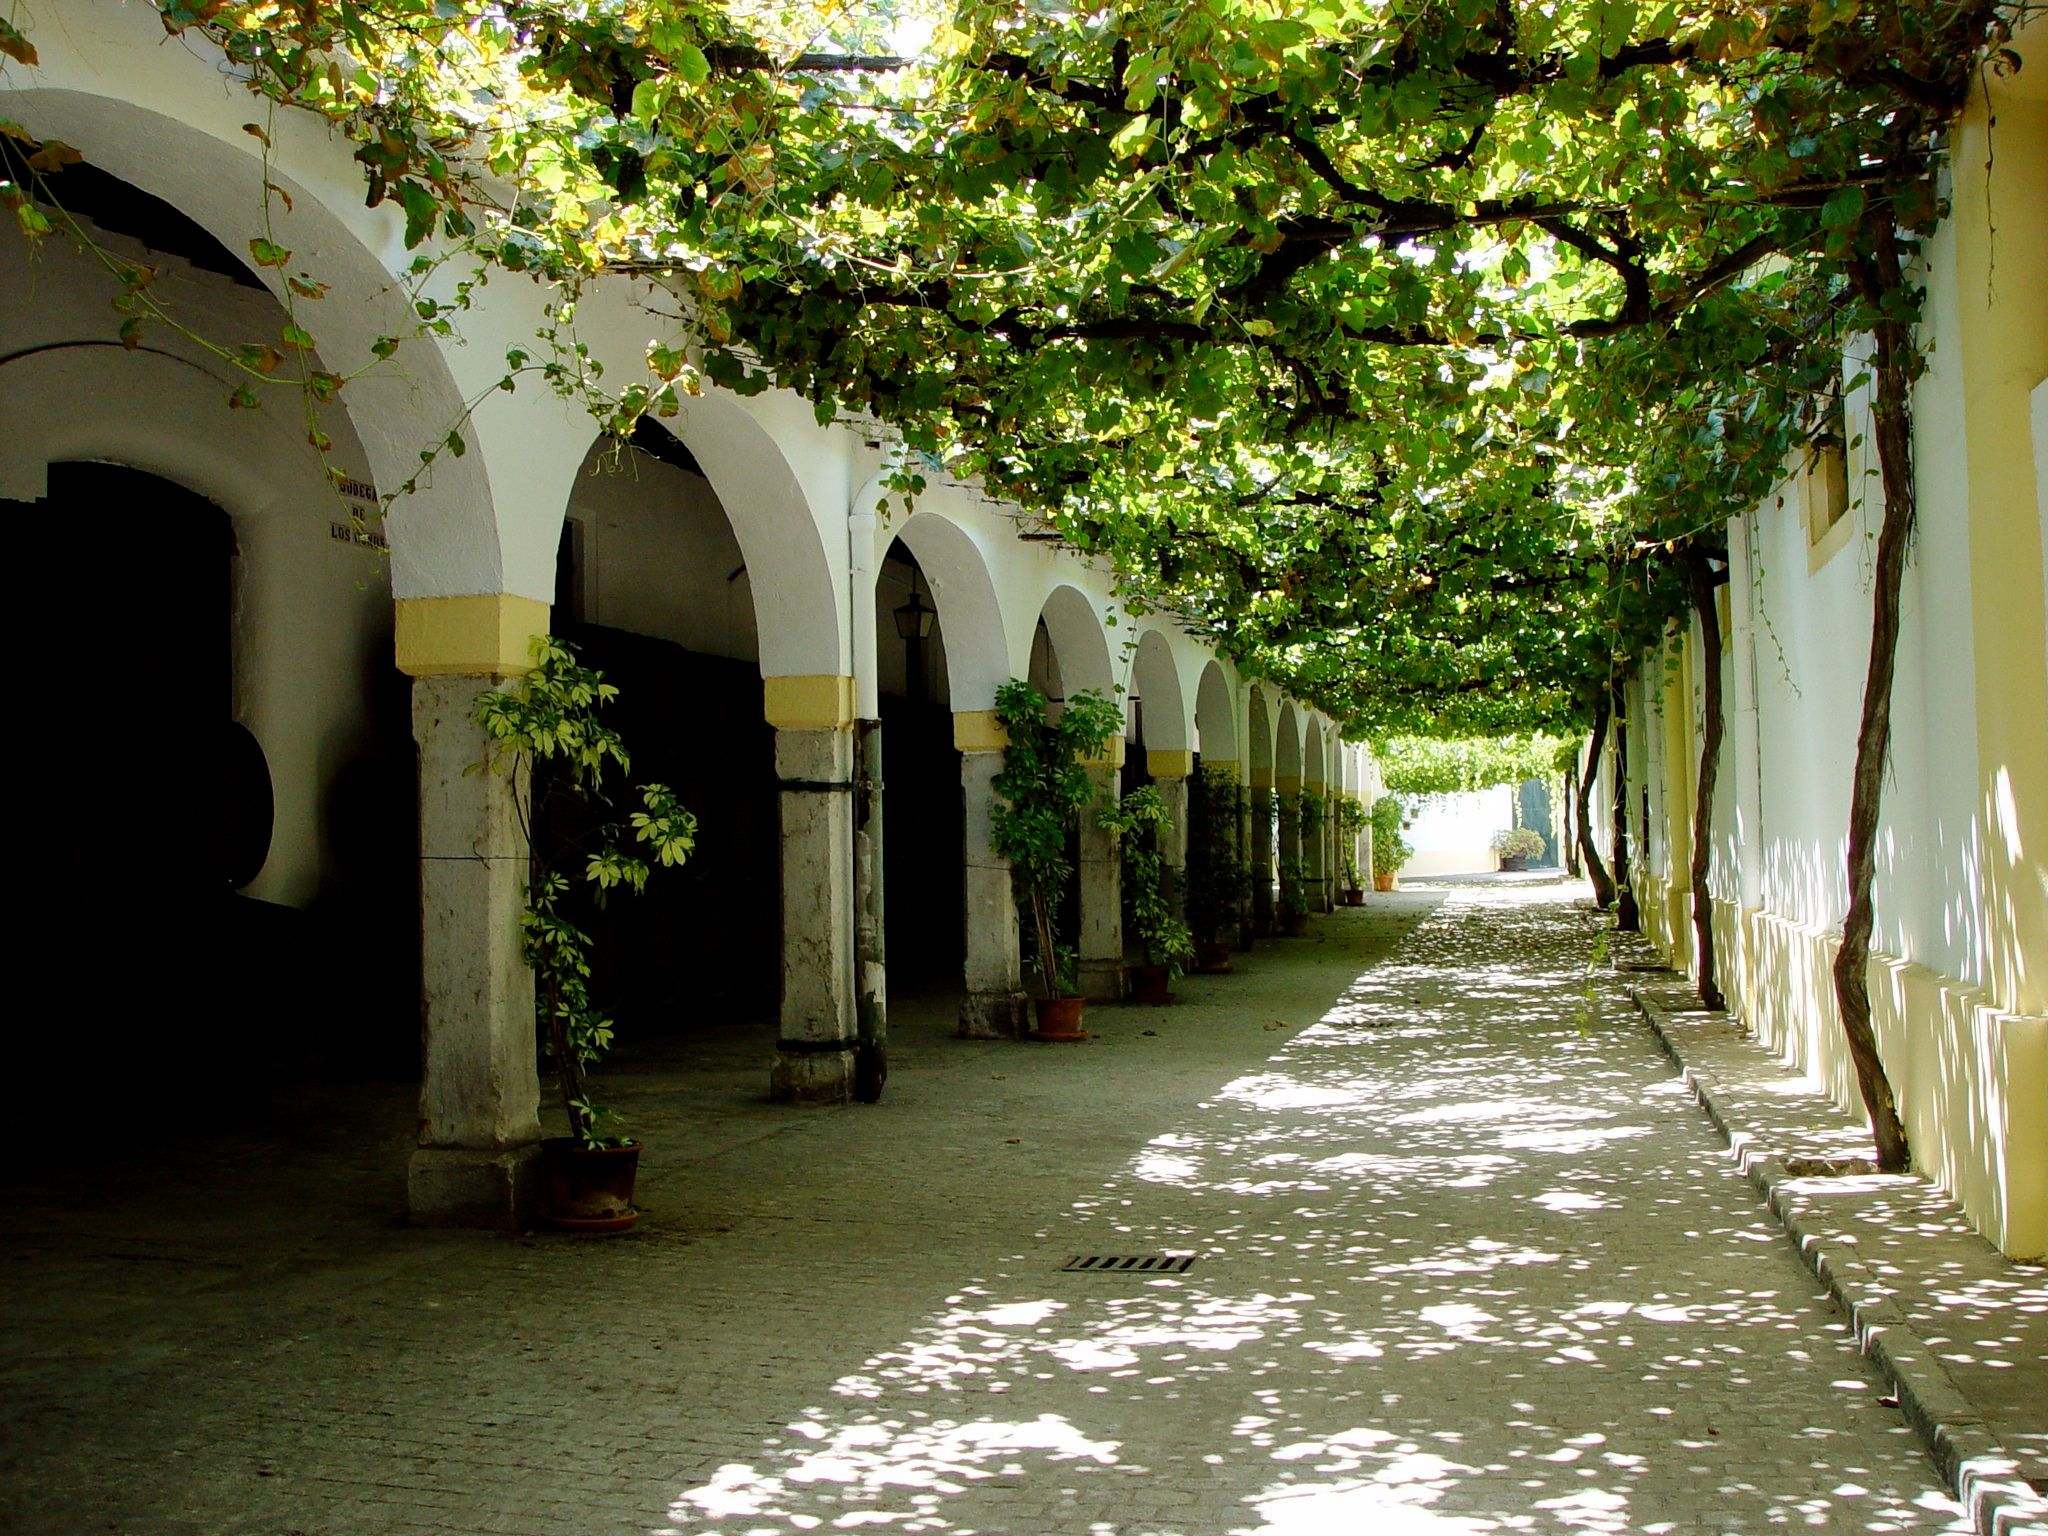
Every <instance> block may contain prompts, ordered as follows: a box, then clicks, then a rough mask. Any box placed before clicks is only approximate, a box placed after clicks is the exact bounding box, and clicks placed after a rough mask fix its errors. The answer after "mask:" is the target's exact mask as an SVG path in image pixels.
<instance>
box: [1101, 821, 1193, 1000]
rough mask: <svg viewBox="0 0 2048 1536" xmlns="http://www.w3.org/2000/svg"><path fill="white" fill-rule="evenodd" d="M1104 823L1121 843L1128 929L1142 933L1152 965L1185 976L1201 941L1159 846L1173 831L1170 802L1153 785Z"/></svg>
mask: <svg viewBox="0 0 2048 1536" xmlns="http://www.w3.org/2000/svg"><path fill="white" fill-rule="evenodd" d="M1102 824H1103V826H1104V827H1106V828H1107V829H1108V830H1109V831H1110V832H1112V833H1113V834H1114V835H1115V836H1116V839H1117V849H1118V855H1119V858H1120V860H1121V862H1122V865H1123V904H1124V922H1125V924H1126V927H1127V928H1128V931H1130V932H1131V933H1133V934H1135V935H1137V939H1138V943H1139V944H1140V945H1141V946H1142V947H1143V949H1144V952H1145V963H1146V964H1147V965H1163V966H1165V967H1167V968H1168V970H1170V971H1171V972H1172V973H1173V974H1174V975H1176V976H1178V975H1180V974H1181V972H1182V971H1184V970H1185V969H1186V968H1187V963H1188V961H1189V960H1191V959H1193V958H1194V953H1195V940H1194V936H1193V934H1191V933H1190V932H1189V931H1188V925H1187V923H1186V922H1185V921H1184V920H1183V919H1182V917H1181V914H1180V911H1179V903H1178V902H1177V901H1176V900H1175V899H1174V898H1175V892H1174V889H1173V887H1174V881H1173V879H1172V871H1171V870H1170V869H1169V868H1168V867H1167V863H1166V855H1165V854H1164V853H1162V852H1161V851H1160V847H1159V839H1160V838H1161V837H1162V836H1164V835H1167V834H1169V833H1170V832H1171V830H1172V828H1173V818H1172V817H1171V816H1170V815H1169V814H1168V813H1167V809H1166V802H1165V800H1163V799H1162V798H1160V794H1159V791H1158V790H1157V789H1155V788H1153V787H1152V786H1151V785H1149V784H1147V785H1145V786H1144V787H1143V788H1141V789H1134V790H1132V791H1131V792H1130V793H1129V794H1127V795H1125V796H1124V797H1123V799H1122V800H1120V801H1118V802H1117V804H1116V806H1115V807H1114V808H1112V809H1110V810H1107V811H1105V812H1103V815H1102Z"/></svg>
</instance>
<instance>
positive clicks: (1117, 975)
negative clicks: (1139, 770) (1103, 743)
mask: <svg viewBox="0 0 2048 1536" xmlns="http://www.w3.org/2000/svg"><path fill="white" fill-rule="evenodd" d="M1086 766H1087V769H1088V779H1089V782H1090V783H1091V784H1093V785H1094V786H1095V796H1096V798H1095V805H1101V804H1104V803H1106V802H1108V801H1109V800H1110V799H1112V798H1114V796H1115V795H1116V789H1117V781H1118V779H1119V777H1120V776H1121V771H1122V769H1123V766H1124V739H1123V737H1121V736H1112V737H1110V738H1109V745H1108V746H1107V747H1106V748H1105V749H1104V751H1103V755H1102V756H1101V757H1099V758H1097V759H1095V760H1094V761H1092V762H1089V763H1088V764H1087V765H1086ZM1080 874H1081V956H1080V960H1081V964H1080V977H1079V980H1080V983H1081V995H1082V996H1083V997H1085V998H1089V999H1091V1000H1094V1001H1101V1002H1117V1001H1119V1000H1120V999H1121V998H1122V997H1123V995H1124V902H1123V878H1122V875H1123V870H1122V866H1121V864H1120V863H1119V862H1118V859H1117V850H1116V838H1115V837H1114V836H1113V835H1112V834H1111V833H1110V832H1108V831H1107V830H1105V829H1104V827H1103V825H1102V819H1101V816H1100V815H1099V814H1098V812H1097V811H1096V809H1095V807H1094V806H1091V807H1090V808H1089V809H1088V810H1087V811H1086V812H1085V813H1083V815H1082V817H1081V863H1080Z"/></svg>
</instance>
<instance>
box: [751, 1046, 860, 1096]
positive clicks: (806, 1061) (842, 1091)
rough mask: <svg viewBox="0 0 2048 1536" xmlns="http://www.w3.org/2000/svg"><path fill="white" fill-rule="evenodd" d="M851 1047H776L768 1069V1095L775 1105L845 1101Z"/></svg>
mask: <svg viewBox="0 0 2048 1536" xmlns="http://www.w3.org/2000/svg"><path fill="white" fill-rule="evenodd" d="M853 1079H854V1070H853V1047H852V1046H851V1045H848V1046H847V1047H845V1048H844V1049H836V1048H827V1049H824V1050H794V1051H793V1050H788V1049H786V1048H778V1049H777V1050H776V1052H775V1062H774V1064H773V1065H772V1066H771V1067H769V1069H768V1097H769V1098H771V1099H773V1100H774V1101H775V1102H776V1103H778V1104H846V1103H850V1102H851V1101H852V1099H853Z"/></svg>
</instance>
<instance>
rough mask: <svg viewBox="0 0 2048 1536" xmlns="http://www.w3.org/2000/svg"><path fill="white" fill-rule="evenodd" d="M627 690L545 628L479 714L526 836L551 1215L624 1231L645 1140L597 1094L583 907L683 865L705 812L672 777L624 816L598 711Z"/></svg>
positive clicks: (596, 1043)
mask: <svg viewBox="0 0 2048 1536" xmlns="http://www.w3.org/2000/svg"><path fill="white" fill-rule="evenodd" d="M617 697H618V689H617V688H615V687H614V686H613V685H612V684H610V683H607V682H606V681H605V680H604V676H603V674H602V673H600V672H596V671H593V670H592V669H591V668H589V667H586V666H584V665H582V664H581V663H580V662H579V661H578V660H577V657H576V652H575V650H574V649H573V648H572V647H570V646H569V645H567V644H565V643H563V642H562V641H560V640H556V639H554V638H552V637H550V636H546V635H541V636H537V637H536V638H535V640H534V642H533V668H532V670H531V671H529V672H527V673H526V674H525V675H524V676H523V677H518V678H514V679H513V680H512V681H510V682H509V683H507V684H506V685H505V686H504V687H502V688H498V689H494V690H492V691H491V692H489V693H486V694H484V695H483V696H482V697H481V698H480V699H478V701H477V704H476V715H475V718H476V722H477V724H478V725H479V726H481V727H482V728H483V732H484V736H485V738H486V740H487V742H488V746H487V748H486V755H485V758H484V760H483V761H482V762H481V763H479V764H477V769H478V771H481V772H492V773H504V774H506V775H508V776H509V778H510V780H511V784H512V799H513V805H514V807H515V808H516V810H517V813H518V815H519V819H520V825H521V829H522V830H523V831H524V832H525V834H526V839H527V848H528V854H527V876H526V906H525V910H524V911H523V912H521V914H520V919H519V924H520V932H521V937H522V948H523V953H524V956H525V959H526V963H527V965H528V967H530V968H531V969H532V971H533V979H534V1011H535V1016H536V1020H535V1021H536V1023H537V1024H538V1025H539V1030H540V1036H541V1039H542V1041H543V1042H544V1044H545V1045H546V1048H547V1054H548V1059H549V1061H550V1062H551V1063H552V1064H553V1066H554V1070H555V1085H556V1090H557V1092H558V1094H559V1096H560V1098H561V1104H562V1114H563V1116H564V1117H565V1118H566V1119H567V1121H568V1123H569V1134H568V1135H566V1136H557V1137H551V1138H549V1139H548V1140H546V1141H544V1142H542V1144H541V1187H542V1218H543V1219H544V1220H545V1221H547V1222H548V1223H549V1225H551V1226H556V1227H561V1228H564V1229H567V1230H571V1231H585V1232H619V1231H623V1230H625V1229H626V1228H627V1227H630V1226H632V1225H633V1223H634V1222H636V1221H638V1220H639V1218H640V1212H639V1210H638V1209H637V1208H636V1207H635V1206H634V1204H633V1186H634V1181H635V1179H636V1177H637V1175H638V1172H639V1165H640V1144H639V1142H637V1141H635V1140H633V1139H632V1138H631V1137H628V1136H623V1135H620V1134H619V1133H618V1131H617V1129H616V1127H617V1122H618V1116H617V1114H616V1113H615V1112H614V1111H612V1110H609V1109H606V1108H604V1107H603V1106H601V1105H599V1104H598V1103H597V1102H596V1101H595V1100H594V1099H593V1098H592V1097H591V1092H590V1084H589V1072H590V1068H591V1067H593V1066H594V1065H596V1063H597V1062H598V1061H599V1060H600V1059H601V1058H602V1057H603V1056H604V1054H605V1052H606V1051H608V1050H609V1049H610V1048H611V1045H612V1039H613V1033H614V1029H613V1023H612V1020H611V1019H610V1017H609V1016H607V1015H606V1014H605V1013H603V1012H602V1011H601V1010H600V1009H599V1008H598V1007H597V1006H596V1004H595V1003H594V1002H593V1000H592V998H591V995H590V935H589V933H588V931H587V930H586V929H585V928H584V927H583V926H581V923H580V922H579V917H580V915H581V909H583V908H586V907H588V908H598V907H602V906H603V905H604V903H605V901H606V899H607V898H608V897H609V896H610V894H611V893H612V892H614V891H631V892H635V893H637V892H639V891H641V890H644V889H645V888H646V885H647V877H648V874H649V872H650V870H651V869H652V867H653V865H654V864H659V865H661V866H664V867H673V866H675V865H679V864H681V863H683V862H684V861H685V860H686V859H688V858H689V856H690V854H691V853H692V852H693V851H694V850H695V848H696V846H697V818H696V817H695V816H694V815H692V814H691V813H690V812H689V811H687V810H685V809H684V808H683V806H682V804H681V803H680V802H679V801H678V800H677V799H676V798H675V796H674V795H673V794H672V793H671V792H670V791H669V789H668V787H667V786H666V785H662V784H642V785H640V786H639V788H638V798H639V802H640V809H638V810H635V811H632V812H630V813H629V814H627V815H625V816H624V817H621V816H620V814H619V812H618V807H617V805H616V803H615V802H614V800H613V798H612V789H611V784H610V782H609V781H610V779H611V776H612V775H614V774H617V775H619V776H620V777H623V776H624V775H625V774H627V773H629V772H630V771H631V768H632V763H631V759H630V758H629V757H628V755H627V752H626V747H625V744H624V742H623V741H621V740H620V738H619V735H618V733H617V732H616V731H614V730H612V729H611V728H610V727H608V726H606V725H605V724H604V723H603V722H602V720H601V719H600V718H599V717H600V713H601V711H602V710H603V709H604V707H605V706H606V705H608V704H609V703H611V702H612V700H613V699H615V698H617ZM650 860H652V861H653V863H652V864H650V862H649V861H650Z"/></svg>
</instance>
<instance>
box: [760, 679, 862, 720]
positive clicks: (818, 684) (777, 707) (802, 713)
mask: <svg viewBox="0 0 2048 1536" xmlns="http://www.w3.org/2000/svg"><path fill="white" fill-rule="evenodd" d="M761 713H762V714H763V715H764V716H765V717H766V718H767V721H768V723H769V724H770V725H772V726H774V727H775V729H777V730H778V731H847V730H851V729H853V679H852V678H850V677H839V676H836V675H835V674H833V673H830V672H822V673H813V674H811V675H809V676H803V677H764V678H762V679H761Z"/></svg>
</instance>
